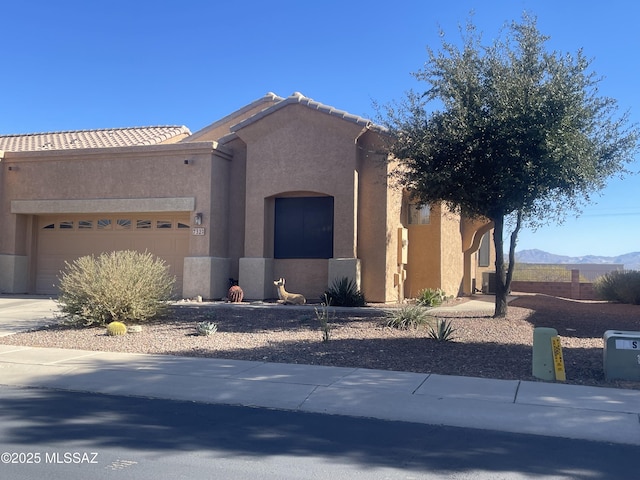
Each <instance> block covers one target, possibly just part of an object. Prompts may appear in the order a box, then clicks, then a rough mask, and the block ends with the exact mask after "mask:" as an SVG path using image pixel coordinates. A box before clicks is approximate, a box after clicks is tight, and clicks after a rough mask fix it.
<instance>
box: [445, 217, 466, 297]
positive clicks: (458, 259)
mask: <svg viewBox="0 0 640 480" xmlns="http://www.w3.org/2000/svg"><path fill="white" fill-rule="evenodd" d="M440 225H441V227H440V235H441V238H442V239H441V244H440V264H441V267H440V275H441V278H440V285H441V286H440V288H442V289H443V290H444V291H445V293H446V294H447V295H453V296H458V295H459V294H460V293H462V277H463V268H462V266H463V259H464V255H463V252H462V235H461V234H460V215H458V214H454V213H451V212H449V211H448V210H447V209H446V208H445V207H444V205H442V206H441V208H440Z"/></svg>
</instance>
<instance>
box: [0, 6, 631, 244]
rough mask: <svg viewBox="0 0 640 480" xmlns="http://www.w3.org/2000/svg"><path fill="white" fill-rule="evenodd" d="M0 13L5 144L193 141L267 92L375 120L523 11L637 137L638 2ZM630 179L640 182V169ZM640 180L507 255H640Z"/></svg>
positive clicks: (528, 235)
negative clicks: (456, 53)
mask: <svg viewBox="0 0 640 480" xmlns="http://www.w3.org/2000/svg"><path fill="white" fill-rule="evenodd" d="M6 3H7V5H4V6H3V27H2V36H1V40H0V42H1V51H2V60H3V72H2V75H0V99H1V100H2V104H1V105H2V110H1V111H2V115H0V134H15V133H32V132H43V131H61V130H76V129H94V128H115V127H126V126H148V125H186V126H187V127H189V128H190V129H191V131H193V132H195V131H197V130H198V129H200V128H202V127H204V126H206V125H208V124H209V123H212V122H213V121H215V120H217V119H219V118H220V117H222V116H224V115H226V114H228V113H230V112H232V111H233V110H235V109H237V108H239V107H242V106H243V105H245V104H247V103H249V102H251V101H253V100H255V99H257V98H259V97H261V96H262V95H264V94H265V93H267V92H274V93H277V94H278V95H281V96H288V95H290V94H291V93H293V92H296V91H299V92H301V93H303V94H304V95H306V96H308V97H311V98H313V99H314V100H317V101H320V102H323V103H325V104H328V105H332V106H334V107H337V108H340V109H343V110H347V111H348V112H350V113H353V114H357V115H362V116H365V117H369V118H371V117H373V116H374V115H375V110H374V108H373V102H374V101H377V102H380V103H386V102H389V101H391V100H393V99H399V98H401V97H402V96H403V94H404V92H405V91H406V90H408V89H410V88H416V89H419V88H421V85H420V84H419V83H416V82H415V80H414V79H413V78H412V77H411V75H410V73H411V72H414V71H416V70H419V69H420V68H421V67H422V66H423V64H424V62H425V60H426V54H425V47H426V46H427V45H428V46H431V47H432V48H435V49H437V48H438V47H439V45H440V42H441V39H440V37H439V31H440V29H443V30H444V32H445V33H446V35H447V38H449V39H451V40H457V39H458V38H459V36H458V26H459V25H461V24H464V23H465V21H466V19H467V18H468V16H469V12H471V11H472V10H473V11H474V23H475V24H476V25H477V26H478V29H479V30H480V31H482V32H483V35H484V38H485V39H486V41H487V42H490V41H491V40H492V39H493V38H494V37H495V36H496V35H497V32H498V31H499V29H500V28H501V27H502V26H503V25H504V24H505V23H506V22H509V21H511V20H519V19H520V18H521V15H522V12H523V11H525V10H526V11H527V12H529V13H531V14H533V15H536V16H537V17H538V28H539V30H540V31H541V32H542V33H544V34H546V35H549V36H551V40H550V41H549V44H548V45H549V48H550V49H554V50H558V51H561V52H568V53H575V52H576V51H577V50H578V49H580V48H583V49H584V52H585V54H586V56H588V57H590V58H593V59H594V60H593V64H592V68H593V70H594V71H596V72H597V73H598V74H599V75H601V76H602V77H604V78H603V81H602V83H601V84H600V87H601V88H600V91H601V93H602V94H603V95H607V96H611V97H614V98H616V99H617V100H618V102H619V105H620V107H621V109H622V110H627V109H628V110H630V111H631V116H632V120H633V121H634V122H637V123H640V93H638V90H639V88H638V86H639V85H640V61H639V58H638V56H639V54H638V52H640V34H639V33H638V25H637V21H638V18H640V2H637V1H636V0H624V1H623V0H609V1H607V2H601V1H594V0H581V1H578V0H537V1H536V0H512V1H508V0H456V1H449V2H446V1H445V2H443V1H441V0H437V1H436V0H396V1H393V2H390V1H388V0H386V1H384V0H370V1H368V2H357V1H351V0H342V1H335V0H323V1H322V2H315V1H313V0H310V1H307V2H303V1H278V0H273V1H270V2H263V1H257V0H256V1H252V0H247V1H244V2H218V1H213V0H209V1H205V0H193V1H188V2H168V1H164V0H155V1H146V0H145V1H142V0H110V1H109V2H105V1H102V2H87V1H86V0H85V1H76V0H57V1H55V2H53V1H50V0H46V1H45V0H21V1H20V2H6ZM631 168H632V169H633V170H634V171H638V170H640V159H639V160H637V161H636V162H635V163H634V164H633V165H631ZM638 192H640V175H635V176H632V177H627V178H625V179H624V180H622V181H619V180H613V181H611V182H610V184H609V186H608V187H607V189H606V190H605V191H604V192H603V194H602V196H599V197H598V196H596V200H597V203H596V204H595V205H592V206H590V207H589V208H587V209H585V211H584V213H583V215H582V216H581V217H580V218H579V219H578V220H575V221H574V220H573V219H571V218H570V219H569V220H567V221H566V222H565V224H564V226H561V227H558V226H555V225H554V226H551V227H546V228H543V229H540V230H538V231H537V232H529V231H523V232H522V234H521V238H520V241H519V242H518V247H517V250H523V249H529V248H539V249H542V250H546V251H549V252H552V253H558V254H566V255H586V254H597V255H619V254H623V253H628V252H632V251H640V205H639V202H638V199H639V198H640V195H639V194H638Z"/></svg>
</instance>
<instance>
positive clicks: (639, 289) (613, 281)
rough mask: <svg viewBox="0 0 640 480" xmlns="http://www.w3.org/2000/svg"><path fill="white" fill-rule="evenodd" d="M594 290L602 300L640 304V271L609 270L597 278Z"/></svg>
mask: <svg viewBox="0 0 640 480" xmlns="http://www.w3.org/2000/svg"><path fill="white" fill-rule="evenodd" d="M593 290H594V291H595V293H596V295H598V297H599V298H601V299H602V300H607V301H609V302H619V303H632V304H634V305H640V271H638V270H615V271H613V272H609V273H607V274H605V275H603V276H601V277H599V278H598V279H596V281H595V282H594V283H593Z"/></svg>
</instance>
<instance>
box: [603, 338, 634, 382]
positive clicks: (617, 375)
mask: <svg viewBox="0 0 640 480" xmlns="http://www.w3.org/2000/svg"><path fill="white" fill-rule="evenodd" d="M603 339H604V377H605V378H606V379H607V380H637V381H640V332H628V331H620V330H607V331H606V332H604V335H603Z"/></svg>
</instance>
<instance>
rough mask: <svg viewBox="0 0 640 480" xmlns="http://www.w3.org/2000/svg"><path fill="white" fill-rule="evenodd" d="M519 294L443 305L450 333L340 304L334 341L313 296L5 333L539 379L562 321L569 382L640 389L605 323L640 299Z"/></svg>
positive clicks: (632, 324)
mask: <svg viewBox="0 0 640 480" xmlns="http://www.w3.org/2000/svg"><path fill="white" fill-rule="evenodd" d="M515 295H516V296H517V297H518V298H517V299H515V300H514V301H512V302H511V303H510V306H509V314H508V317H507V318H506V319H502V320H496V319H493V318H491V316H490V315H489V314H478V313H469V312H456V311H455V304H456V303H457V302H456V301H454V302H453V305H452V307H453V308H452V310H451V311H448V312H446V313H438V314H437V316H438V318H445V317H446V318H447V319H448V320H450V321H451V322H452V325H453V327H454V328H455V332H454V339H453V341H450V342H437V341H435V340H433V339H431V338H429V335H428V330H427V329H425V328H420V329H416V330H398V329H395V328H389V327H387V326H386V320H387V318H386V317H385V311H383V310H382V309H380V308H377V307H375V306H371V307H368V308H364V309H357V310H349V309H340V310H339V311H337V312H336V313H335V316H333V317H332V318H331V319H330V326H331V331H330V336H331V338H330V341H328V342H323V341H322V331H321V329H320V324H319V321H318V320H317V318H316V315H315V313H314V309H313V307H312V306H307V307H284V306H276V305H263V306H254V305H249V304H243V305H235V304H221V303H218V304H213V305H212V304H207V303H203V304H198V303H179V304H176V305H175V306H172V307H171V309H170V310H169V311H168V312H167V313H166V314H165V315H164V316H163V318H159V319H155V320H152V321H149V322H147V323H145V324H144V325H143V330H142V332H140V333H130V334H127V335H126V336H122V337H109V336H107V335H106V334H105V328H104V327H85V328H74V327H69V326H62V325H54V326H50V327H48V328H44V329H41V330H37V331H32V332H27V333H20V334H15V335H10V336H7V337H2V338H0V343H3V344H13V345H25V346H34V347H57V348H75V349H82V350H101V351H118V352H136V353H154V354H166V355H182V356H197V357H216V358H229V359H242V360H259V361H265V362H284V363H300V364H313V365H335V366H349V367H363V368H374V369H384V370H399V371H411V372H424V373H438V374H443V375H464V376H472V377H487V378H502V379H519V380H535V378H533V377H532V375H531V357H532V341H533V328H534V327H553V328H556V329H557V330H558V333H559V335H560V337H561V340H562V347H563V355H564V361H565V369H566V374H567V383H571V384H581V385H597V386H608V387H618V388H632V389H640V382H621V381H617V382H606V381H605V379H604V374H603V368H602V346H603V341H602V335H603V333H604V332H605V330H610V329H617V330H640V306H638V305H621V304H609V303H604V302H586V301H574V300H567V299H561V298H555V297H549V296H545V295H536V294H515ZM462 301H464V300H462ZM387 310H388V309H387ZM200 321H211V322H215V323H216V324H217V325H218V331H217V332H216V333H215V334H213V335H211V336H198V335H196V334H195V325H196V323H197V322H200Z"/></svg>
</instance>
